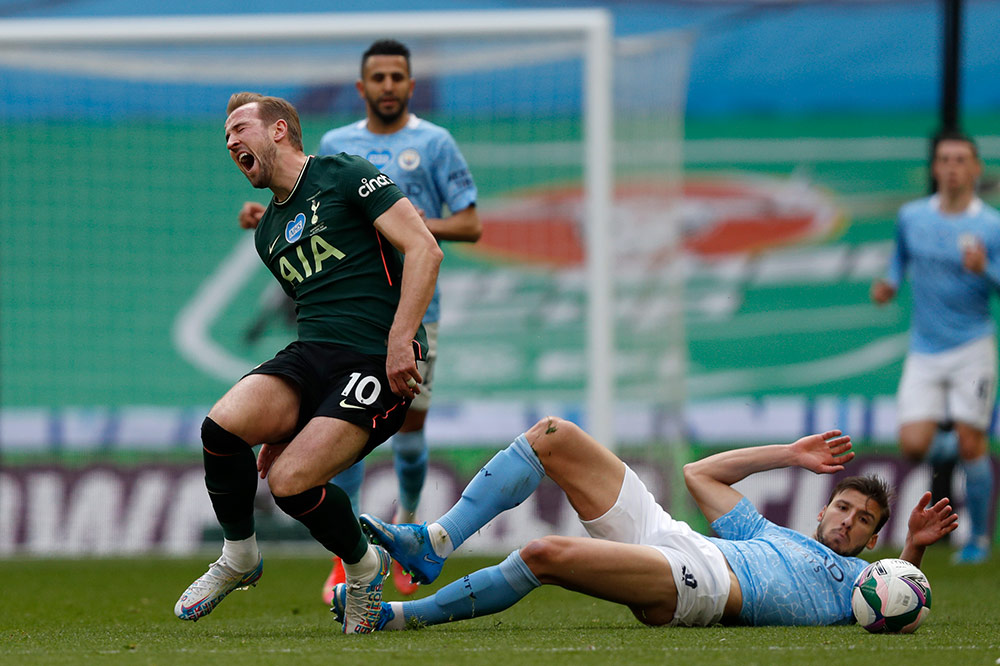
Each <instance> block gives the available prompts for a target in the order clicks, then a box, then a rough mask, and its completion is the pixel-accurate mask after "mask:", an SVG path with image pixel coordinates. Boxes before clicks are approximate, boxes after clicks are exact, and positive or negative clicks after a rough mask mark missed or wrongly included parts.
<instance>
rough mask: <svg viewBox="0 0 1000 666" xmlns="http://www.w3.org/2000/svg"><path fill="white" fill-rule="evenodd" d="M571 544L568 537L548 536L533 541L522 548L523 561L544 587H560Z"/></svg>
mask: <svg viewBox="0 0 1000 666" xmlns="http://www.w3.org/2000/svg"><path fill="white" fill-rule="evenodd" d="M569 544H570V542H569V540H568V539H567V538H566V537H559V536H546V537H541V538H539V539H532V540H531V541H529V542H528V543H527V544H525V545H524V546H522V547H521V551H520V552H521V560H522V561H524V563H525V565H527V567H528V568H529V569H530V570H531V573H533V574H535V578H537V579H538V582H539V583H541V584H542V585H552V584H555V585H558V584H559V583H560V578H559V573H560V572H561V571H563V570H564V567H563V565H564V564H565V562H566V558H567V554H568V550H569V548H570V545H569Z"/></svg>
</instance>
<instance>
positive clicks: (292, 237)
mask: <svg viewBox="0 0 1000 666" xmlns="http://www.w3.org/2000/svg"><path fill="white" fill-rule="evenodd" d="M305 228H306V216H305V213H299V214H298V215H296V216H295V219H294V220H289V221H288V224H286V225H285V240H286V241H288V242H289V243H294V242H295V241H297V240H298V239H300V238H302V230H303V229H305Z"/></svg>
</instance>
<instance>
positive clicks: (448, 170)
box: [424, 132, 483, 243]
mask: <svg viewBox="0 0 1000 666" xmlns="http://www.w3.org/2000/svg"><path fill="white" fill-rule="evenodd" d="M432 150H433V158H432V162H431V169H430V175H431V179H432V180H433V181H434V187H435V188H436V189H437V191H438V194H439V195H440V197H441V199H442V201H444V202H445V203H446V204H447V205H448V209H449V210H450V211H451V215H449V216H448V217H440V218H432V217H425V218H424V223H425V224H426V225H427V228H428V229H430V231H431V233H432V234H433V235H434V238H436V239H438V240H439V241H442V240H446V241H462V242H465V243H475V242H476V241H478V240H479V237H480V236H482V235H483V224H482V222H481V221H480V220H479V212H478V211H477V210H476V198H477V196H478V190H477V188H476V182H475V181H474V180H473V179H472V172H471V171H470V170H469V164H468V162H466V161H465V156H464V155H462V151H460V150H459V149H458V144H457V143H455V139H454V138H453V137H452V136H451V134H448V133H447V132H444V133H443V134H441V135H440V136H438V137H437V139H436V140H435V141H434V142H433V147H432Z"/></svg>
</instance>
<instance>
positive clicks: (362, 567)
mask: <svg viewBox="0 0 1000 666" xmlns="http://www.w3.org/2000/svg"><path fill="white" fill-rule="evenodd" d="M378 565H379V561H378V553H376V552H375V549H374V548H372V545H371V544H368V550H366V551H365V554H364V555H362V556H361V559H360V560H358V561H357V562H355V563H354V564H348V563H347V562H344V573H345V574H346V575H347V578H348V579H352V578H371V577H372V576H374V575H375V572H376V571H378Z"/></svg>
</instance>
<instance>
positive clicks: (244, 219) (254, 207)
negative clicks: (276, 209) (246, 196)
mask: <svg viewBox="0 0 1000 666" xmlns="http://www.w3.org/2000/svg"><path fill="white" fill-rule="evenodd" d="M265 209H266V207H265V206H264V205H263V204H259V203H257V202H256V201H245V202H244V203H243V207H242V208H240V215H239V218H238V219H239V223H240V228H242V229H256V228H257V225H258V224H260V218H261V217H263V216H264V210H265Z"/></svg>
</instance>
